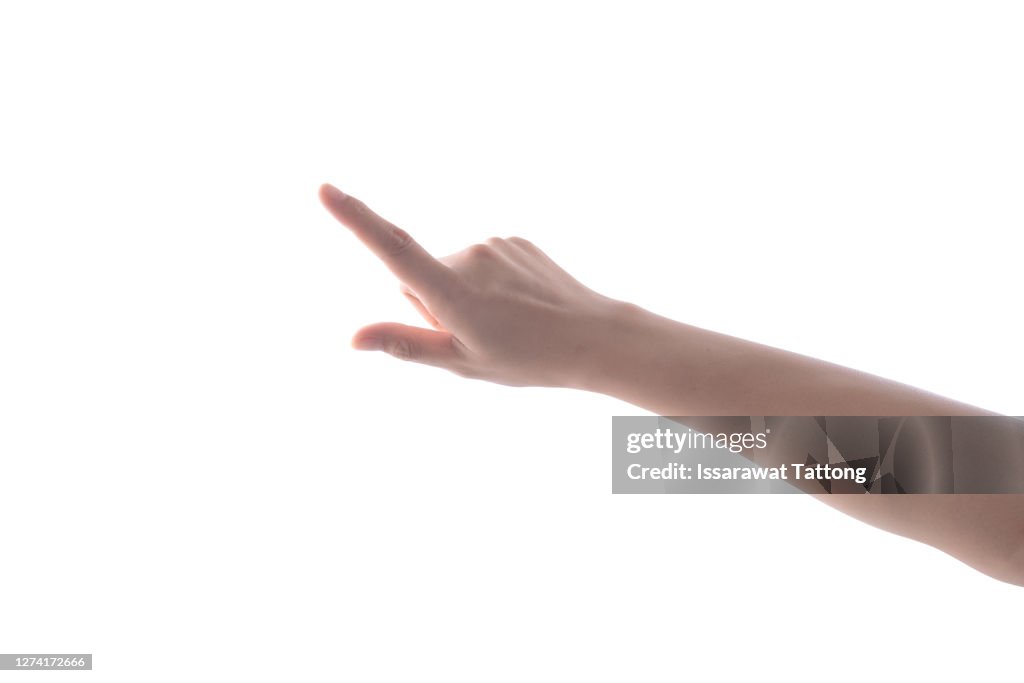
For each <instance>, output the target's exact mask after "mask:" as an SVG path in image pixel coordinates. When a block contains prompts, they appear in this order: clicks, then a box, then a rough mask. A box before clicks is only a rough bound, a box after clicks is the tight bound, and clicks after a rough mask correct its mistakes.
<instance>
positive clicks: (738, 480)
mask: <svg viewBox="0 0 1024 683" xmlns="http://www.w3.org/2000/svg"><path fill="white" fill-rule="evenodd" d="M612 439H613V444H614V445H613V451H612V492H613V493H897V494H902V493H1024V418H1022V417H1008V416H992V415H986V416H969V417H965V416H938V417H937V416H926V417H922V416H904V417H863V416H854V417H847V416H841V417H821V416H808V417H802V416H801V417H771V416H740V417H735V416H733V417H686V416H674V417H658V416H635V417H623V416H616V417H613V418H612Z"/></svg>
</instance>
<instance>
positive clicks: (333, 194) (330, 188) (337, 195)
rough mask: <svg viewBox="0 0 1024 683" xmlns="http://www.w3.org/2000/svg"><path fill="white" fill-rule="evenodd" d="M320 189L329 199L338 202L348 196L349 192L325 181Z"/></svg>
mask: <svg viewBox="0 0 1024 683" xmlns="http://www.w3.org/2000/svg"><path fill="white" fill-rule="evenodd" d="M320 191H321V192H323V193H324V195H325V196H326V197H327V198H328V199H331V200H333V201H336V202H340V201H341V200H342V199H344V198H345V197H347V196H348V195H347V194H345V193H344V192H342V191H341V190H339V189H338V188H336V187H335V186H334V185H331V184H330V183H324V184H323V186H321V188H320Z"/></svg>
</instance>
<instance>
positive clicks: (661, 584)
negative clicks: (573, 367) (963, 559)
mask: <svg viewBox="0 0 1024 683" xmlns="http://www.w3.org/2000/svg"><path fill="white" fill-rule="evenodd" d="M1018 7H1019V6H1018V5H1016V3H1009V2H1007V3H990V2H971V3H967V2H963V3H949V2H860V3H828V2H772V3H764V2H701V3H689V4H684V3H668V2H666V3H663V4H655V3H636V2H629V3H625V2H620V3H578V4H574V3H565V2H550V1H545V2H543V3H523V2H517V3H482V2H476V3H470V2H465V3H450V2H447V3H437V2H431V3H413V2H405V3H395V2H372V3H371V2H363V3H338V2H336V3H329V4H312V3H295V2H288V3H283V2H282V3H276V4H271V3H238V4H228V3H216V2H201V3H200V2H195V3H180V2H179V3H173V4H166V5H163V6H162V7H158V6H157V5H156V4H155V3H127V2H125V3H120V4H118V3H109V2H107V3H96V2H92V3H79V2H67V3H49V2H5V3H4V4H3V5H2V9H0V98H2V99H0V231H2V232H0V465H2V470H0V530H2V534H0V651H3V652H15V653H16V652H92V653H94V654H95V657H96V670H95V671H94V672H93V673H92V674H78V676H80V677H90V676H91V677H92V678H94V679H95V680H103V681H136V680H175V681H177V680H184V679H190V680H224V679H228V680H242V679H245V680H302V681H329V680H349V681H376V680H381V681H416V680H445V681H459V680H467V681H479V680H512V681H524V680H553V681H554V680H557V681H565V680H603V679H608V680H636V681H666V680H679V679H684V678H688V677H691V676H693V677H695V679H696V680H713V679H729V680H739V677H741V676H742V677H744V678H747V677H752V678H755V679H757V678H761V677H767V678H769V679H773V678H775V677H777V676H784V677H785V678H787V679H791V680H820V679H821V678H823V677H824V678H826V679H828V680H840V681H842V680H864V679H877V680H897V679H899V678H903V677H906V678H907V679H908V680H918V679H921V678H927V677H931V676H934V675H935V674H941V675H943V676H944V677H949V678H953V677H958V676H969V677H970V679H972V680H997V679H1000V678H1003V677H1005V676H1010V677H1013V678H1016V676H1017V673H1013V672H1012V671H1010V670H1008V669H1011V670H1013V671H1015V669H1016V667H1017V666H1018V665H1019V659H1018V658H1017V657H1016V656H1015V655H1014V654H1013V651H1015V650H1016V648H1017V647H1018V646H1019V630H1018V629H1017V628H1016V626H1017V624H1019V621H1020V614H1021V608H1022V607H1024V591H1022V590H1021V589H1020V588H1014V587H1011V586H1008V585H1005V584H1001V583H998V582H996V581H994V580H992V579H989V578H987V577H985V576H983V575H981V574H978V573H976V572H974V571H973V570H971V569H968V568H967V567H965V566H964V565H962V564H960V563H959V562H958V561H956V560H953V559H951V558H949V557H948V556H946V555H944V554H943V553H941V552H939V551H936V550H934V549H931V548H929V547H926V546H923V545H920V544H917V543H914V542H911V541H908V540H905V539H902V538H899V537H896V536H893V535H889V534H886V533H884V532H880V531H877V530H875V529H873V528H870V527H868V526H865V525H862V524H860V523H859V522H856V521H853V520H851V519H849V518H846V517H844V516H843V515H841V514H840V513H838V512H835V511H833V510H831V509H829V508H827V507H825V506H823V505H821V504H820V503H818V502H816V501H814V500H812V499H810V498H804V497H796V496H788V497H787V496H777V497H766V496H763V497H756V496H754V497H742V496H734V497H711V496H706V497H697V496H695V497H686V496H617V497H616V496H612V495H611V494H610V485H611V483H610V482H611V472H610V471H609V463H610V457H609V448H610V442H609V437H610V431H611V416H612V415H615V414H643V413H642V411H640V410H639V409H636V408H633V407H632V406H628V405H626V404H622V403H619V402H617V401H615V400H612V399H610V398H607V397H603V396H598V395H594V394H584V393H579V392H569V391H557V390H543V389H518V390H517V389H511V388H507V387H501V386H495V385H488V384H485V383H482V382H474V381H469V380H463V379H460V378H458V377H456V376H455V375H450V374H447V373H445V372H444V371H441V370H437V369H434V368H429V367H422V366H414V365H410V364H406V363H400V362H399V361H396V360H394V359H392V358H390V357H387V356H385V355H383V354H367V353H360V352H357V351H354V350H352V349H351V348H350V347H349V339H350V337H351V334H352V333H353V332H354V331H355V330H356V329H357V328H358V327H359V326H361V325H363V324H365V323H370V322H375V321H379V320H398V321H405V322H411V323H417V322H419V318H418V316H417V314H416V313H415V311H414V310H413V309H412V308H411V307H409V306H408V304H407V302H406V301H405V299H404V298H403V297H401V296H400V294H399V292H398V288H397V284H396V283H395V282H394V280H393V278H392V276H391V274H390V273H389V272H388V271H387V270H386V269H385V268H384V267H383V266H382V265H381V264H379V263H378V262H376V261H375V260H374V259H373V258H372V256H371V255H370V254H369V253H368V252H365V250H364V249H363V247H362V245H360V244H359V243H358V242H357V240H356V239H355V238H354V237H353V236H352V235H351V234H349V233H348V232H347V231H346V230H345V229H344V228H343V227H341V226H339V225H337V224H336V223H335V222H334V221H333V220H332V219H331V218H330V217H329V216H328V215H327V213H326V212H325V211H323V209H322V208H321V207H320V205H319V204H318V202H317V198H316V190H317V186H318V185H319V184H320V183H321V182H324V181H330V182H334V183H335V184H337V185H338V186H339V187H341V188H342V189H344V190H346V191H348V192H350V193H352V194H354V195H356V196H358V197H360V198H362V199H364V200H365V201H366V202H367V203H369V204H370V205H371V206H372V207H374V208H375V209H376V210H378V211H379V212H380V213H381V214H383V215H384V216H386V217H387V218H389V219H391V220H392V221H394V222H395V223H397V224H399V225H401V226H403V227H405V228H406V229H407V230H409V231H410V232H411V233H412V234H413V235H414V236H416V237H417V238H418V239H419V240H420V241H421V242H422V243H423V244H424V246H426V247H427V248H428V249H430V250H431V251H433V252H434V253H436V254H438V255H442V254H445V253H449V252H453V251H456V250H459V249H461V248H463V247H465V246H467V245H469V244H471V243H473V242H478V241H482V240H483V239H485V238H487V237H489V236H492V235H497V236H508V235H513V234H518V235H521V236H524V237H527V238H528V239H530V240H532V241H534V242H536V243H537V244H538V245H539V246H541V247H542V248H544V249H545V250H546V251H547V252H548V253H549V254H550V255H552V256H553V257H554V258H555V259H556V260H557V261H559V262H560V263H561V264H562V265H563V266H564V267H565V268H566V269H568V270H569V271H570V272H572V273H573V274H574V275H576V276H577V277H578V278H579V279H581V280H582V281H583V282H585V283H587V284H588V285H590V286H591V287H593V288H595V289H597V290H598V291H601V292H603V293H605V294H607V295H609V296H613V297H616V298H621V299H628V300H631V301H634V302H636V303H639V304H641V305H642V306H644V307H646V308H648V309H650V310H654V311H656V312H659V313H662V314H664V315H668V316H670V317H674V318H677V319H681V320H685V321H687V322H690V323H693V324H697V325H701V326H704V327H708V328H711V329H715V330H719V331H722V332H728V333H731V334H735V335H738V336H742V337H745V338H750V339H755V340H757V341H761V342H765V343H769V344H773V345H776V346H781V347H783V348H787V349H791V350H794V351H799V352H802V353H806V354H810V355H814V356H817V357H821V358H826V359H828V360H832V361H836V362H840V363H844V364H847V365H851V366H854V367H857V368H860V369H863V370H867V371H871V372H875V373H877V374H881V375H884V376H888V377H893V378H895V379H899V380H902V381H904V382H908V383H911V384H915V385H917V386H921V387H924V388H927V389H930V390H932V391H936V392H939V393H942V394H946V395H950V396H953V397H955V398H957V399H959V400H962V401H966V402H969V403H973V404H975V405H979V406H983V407H985V408H988V409H991V410H996V411H1000V412H1004V413H1009V414H1017V415H1019V414H1021V413H1024V403H1022V400H1021V398H1020V389H1019V387H1020V384H1021V380H1022V379H1024V373H1022V370H1021V365H1020V362H1019V355H1020V347H1021V343H1022V336H1021V331H1020V315H1019V310H1020V298H1019V292H1020V275H1019V266H1020V261H1021V257H1020V251H1019V248H1018V247H1017V242H1016V239H1017V237H1016V235H1017V234H1018V231H1019V230H1020V228H1021V224H1022V218H1024V208H1022V204H1021V194H1020V188H1021V187H1022V182H1024V171H1022V165H1021V159H1022V158H1024V135H1022V127H1021V125H1020V122H1021V121H1022V120H1024V99H1022V90H1021V88H1020V84H1021V77H1022V73H1021V72H1022V66H1024V42H1022V41H1021V40H1020V36H1021V35H1022V32H1024V22H1022V15H1021V10H1019V9H1018ZM8 675H9V676H10V677H11V678H12V679H13V678H16V677H18V676H22V675H23V674H8ZM60 675H61V676H64V675H65V674H60ZM44 676H45V675H44ZM0 678H3V676H0ZM19 680H20V678H19Z"/></svg>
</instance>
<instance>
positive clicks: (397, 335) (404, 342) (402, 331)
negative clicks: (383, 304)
mask: <svg viewBox="0 0 1024 683" xmlns="http://www.w3.org/2000/svg"><path fill="white" fill-rule="evenodd" d="M352 346H353V347H354V348H357V349H360V350H362V351H386V352H387V353H390V354H391V355H392V356H394V357H395V358H399V359H401V360H411V361H414V362H417V363H424V364H426V365H436V366H438V367H442V368H452V367H454V366H455V365H456V364H458V363H459V362H460V361H462V360H463V354H462V346H461V345H460V344H459V342H458V341H457V340H456V339H455V337H453V336H452V334H451V333H450V332H443V331H440V330H428V329H426V328H423V327H413V326H411V325H402V324H401V323H374V324H373V325H367V326H366V327H364V328H362V329H360V330H359V331H358V332H356V333H355V336H353V337H352Z"/></svg>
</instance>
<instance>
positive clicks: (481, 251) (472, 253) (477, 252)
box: [467, 243, 494, 259]
mask: <svg viewBox="0 0 1024 683" xmlns="http://www.w3.org/2000/svg"><path fill="white" fill-rule="evenodd" d="M467 254H468V256H469V257H470V258H474V259H486V258H491V257H492V256H494V246H493V245H491V244H487V243H484V244H474V245H473V246H471V247H470V248H469V251H468V252H467Z"/></svg>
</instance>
